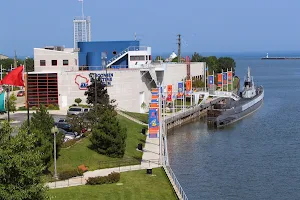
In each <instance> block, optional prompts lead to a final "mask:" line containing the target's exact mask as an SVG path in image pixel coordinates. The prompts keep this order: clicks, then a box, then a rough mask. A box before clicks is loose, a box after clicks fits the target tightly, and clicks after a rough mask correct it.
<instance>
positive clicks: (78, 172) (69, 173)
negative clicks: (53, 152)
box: [59, 169, 83, 180]
mask: <svg viewBox="0 0 300 200" xmlns="http://www.w3.org/2000/svg"><path fill="white" fill-rule="evenodd" d="M82 175H83V172H82V171H81V170H78V169H73V170H68V171H63V172H61V173H59V179H60V180H66V179H69V178H73V177H76V176H82Z"/></svg>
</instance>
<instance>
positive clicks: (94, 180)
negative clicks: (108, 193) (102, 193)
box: [86, 172, 120, 185]
mask: <svg viewBox="0 0 300 200" xmlns="http://www.w3.org/2000/svg"><path fill="white" fill-rule="evenodd" d="M119 180H120V173H117V172H112V173H110V174H108V176H97V177H90V178H88V180H87V182H86V185H101V184H110V183H117V182H118V181H119Z"/></svg>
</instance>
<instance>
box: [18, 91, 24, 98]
mask: <svg viewBox="0 0 300 200" xmlns="http://www.w3.org/2000/svg"><path fill="white" fill-rule="evenodd" d="M24 95H25V92H24V91H22V90H21V91H19V92H18V94H17V97H22V96H24Z"/></svg>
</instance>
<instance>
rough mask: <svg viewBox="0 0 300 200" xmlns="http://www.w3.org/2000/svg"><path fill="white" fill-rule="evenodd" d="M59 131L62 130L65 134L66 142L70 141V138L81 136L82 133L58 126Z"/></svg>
mask: <svg viewBox="0 0 300 200" xmlns="http://www.w3.org/2000/svg"><path fill="white" fill-rule="evenodd" d="M58 130H59V132H61V133H62V134H63V137H64V142H66V141H68V140H73V139H75V138H80V137H81V135H80V134H78V133H77V132H72V131H66V130H64V129H61V128H58Z"/></svg>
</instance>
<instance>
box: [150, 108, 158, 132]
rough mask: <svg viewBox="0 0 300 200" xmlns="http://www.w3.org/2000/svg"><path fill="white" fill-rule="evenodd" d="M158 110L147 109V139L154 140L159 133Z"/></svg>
mask: <svg viewBox="0 0 300 200" xmlns="http://www.w3.org/2000/svg"><path fill="white" fill-rule="evenodd" d="M158 115H159V113H158V108H150V109H149V124H148V126H149V137H150V138H155V137H157V136H158V132H159V118H158Z"/></svg>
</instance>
